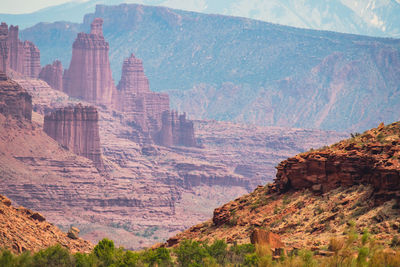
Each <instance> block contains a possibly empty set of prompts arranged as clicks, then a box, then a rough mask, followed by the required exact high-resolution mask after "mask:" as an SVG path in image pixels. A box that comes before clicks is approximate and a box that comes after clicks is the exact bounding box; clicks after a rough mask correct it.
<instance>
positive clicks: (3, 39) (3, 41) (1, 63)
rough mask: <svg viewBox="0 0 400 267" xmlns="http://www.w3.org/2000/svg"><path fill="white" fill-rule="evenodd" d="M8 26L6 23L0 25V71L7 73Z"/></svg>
mask: <svg viewBox="0 0 400 267" xmlns="http://www.w3.org/2000/svg"><path fill="white" fill-rule="evenodd" d="M7 39H8V26H7V24H6V23H4V22H3V23H1V25H0V71H1V72H4V73H7V69H8V65H9V61H8V43H7Z"/></svg>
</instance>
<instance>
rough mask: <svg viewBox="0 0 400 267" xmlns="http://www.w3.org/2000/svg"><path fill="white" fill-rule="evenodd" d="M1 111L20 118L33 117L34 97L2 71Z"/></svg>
mask: <svg viewBox="0 0 400 267" xmlns="http://www.w3.org/2000/svg"><path fill="white" fill-rule="evenodd" d="M0 113H2V114H3V115H5V116H13V117H16V118H18V119H23V118H24V119H27V120H29V121H31V119H32V97H31V96H30V95H29V94H28V92H26V91H25V90H24V89H23V88H22V87H21V86H20V85H19V84H18V83H16V82H15V81H13V80H11V79H8V78H7V76H6V74H5V73H4V72H0Z"/></svg>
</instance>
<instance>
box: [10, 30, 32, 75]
mask: <svg viewBox="0 0 400 267" xmlns="http://www.w3.org/2000/svg"><path fill="white" fill-rule="evenodd" d="M7 41H8V48H9V62H10V68H11V69H13V70H14V71H16V72H19V73H21V74H23V75H25V76H28V77H30V78H37V77H38V76H39V72H40V51H39V49H38V48H37V47H36V46H35V45H34V44H33V43H32V42H30V41H24V42H21V41H20V40H19V38H18V26H13V25H11V26H10V28H9V30H8V38H7Z"/></svg>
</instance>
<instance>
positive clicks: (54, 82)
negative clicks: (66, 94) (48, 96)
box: [39, 60, 63, 91]
mask: <svg viewBox="0 0 400 267" xmlns="http://www.w3.org/2000/svg"><path fill="white" fill-rule="evenodd" d="M62 76H63V67H62V64H61V61H59V60H56V61H54V62H53V64H48V65H46V66H45V67H43V68H42V70H41V71H40V73H39V78H40V79H42V80H43V81H45V82H47V83H48V84H49V85H50V86H51V87H52V88H54V89H57V90H59V91H62V90H63V87H62V86H63V80H62Z"/></svg>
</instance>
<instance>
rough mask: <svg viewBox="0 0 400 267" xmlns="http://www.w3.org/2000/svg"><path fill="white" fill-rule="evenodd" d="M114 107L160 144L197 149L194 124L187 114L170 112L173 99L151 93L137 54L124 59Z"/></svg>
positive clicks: (165, 95)
mask: <svg viewBox="0 0 400 267" xmlns="http://www.w3.org/2000/svg"><path fill="white" fill-rule="evenodd" d="M117 88H118V92H117V96H116V97H115V99H114V101H115V102H114V106H115V107H116V108H117V109H118V110H120V111H122V112H125V113H127V118H128V120H130V121H132V122H133V123H134V124H135V125H137V126H139V128H140V129H141V130H142V131H144V132H148V133H149V135H150V136H151V137H152V139H153V141H154V142H155V143H157V144H159V145H163V146H172V145H183V146H195V145H196V142H195V139H194V129H193V123H192V122H190V121H187V120H186V115H185V114H183V115H180V116H179V115H178V113H177V112H174V111H170V108H169V96H168V95H167V94H163V93H155V92H151V91H150V88H149V81H148V79H147V77H146V75H145V73H144V70H143V63H142V61H141V60H140V59H138V58H136V57H135V56H134V55H133V54H131V56H130V57H129V58H127V59H125V60H124V63H123V65H122V75H121V80H120V82H119V84H118V86H117Z"/></svg>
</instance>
